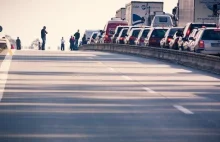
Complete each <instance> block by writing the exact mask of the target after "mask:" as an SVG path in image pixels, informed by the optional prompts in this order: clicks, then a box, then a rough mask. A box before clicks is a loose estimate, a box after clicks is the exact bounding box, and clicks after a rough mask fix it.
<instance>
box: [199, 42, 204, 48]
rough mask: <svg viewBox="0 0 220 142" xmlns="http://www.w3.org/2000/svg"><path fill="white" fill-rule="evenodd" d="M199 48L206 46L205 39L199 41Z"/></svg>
mask: <svg viewBox="0 0 220 142" xmlns="http://www.w3.org/2000/svg"><path fill="white" fill-rule="evenodd" d="M199 48H205V43H204V41H203V40H200V41H199Z"/></svg>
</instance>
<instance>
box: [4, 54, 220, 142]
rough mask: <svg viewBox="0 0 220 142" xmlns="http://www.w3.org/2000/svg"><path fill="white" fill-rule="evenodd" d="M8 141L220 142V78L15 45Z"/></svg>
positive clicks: (116, 57)
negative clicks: (19, 47) (22, 47)
mask: <svg viewBox="0 0 220 142" xmlns="http://www.w3.org/2000/svg"><path fill="white" fill-rule="evenodd" d="M0 73H1V74H0V77H1V78H0V81H1V82H0V83H1V88H0V142H220V76H217V75H212V74H208V73H205V72H202V71H198V70H194V69H191V68H187V67H183V66H180V65H175V64H171V63H167V62H162V61H159V60H155V59H146V58H140V57H135V56H127V55H121V54H113V53H107V52H96V51H73V52H70V51H66V52H61V51H31V50H26V51H15V52H14V53H13V56H11V55H7V56H6V58H5V60H4V61H2V62H1V67H0Z"/></svg>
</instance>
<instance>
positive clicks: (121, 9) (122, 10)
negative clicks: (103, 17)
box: [115, 8, 126, 20]
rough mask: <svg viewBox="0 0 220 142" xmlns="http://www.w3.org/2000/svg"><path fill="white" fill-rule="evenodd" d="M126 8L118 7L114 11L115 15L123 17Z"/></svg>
mask: <svg viewBox="0 0 220 142" xmlns="http://www.w3.org/2000/svg"><path fill="white" fill-rule="evenodd" d="M125 14H126V9H125V8H120V9H119V10H117V11H116V14H115V17H118V18H121V19H122V20H123V19H125Z"/></svg>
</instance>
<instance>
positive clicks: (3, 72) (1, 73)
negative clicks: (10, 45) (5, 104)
mask: <svg viewBox="0 0 220 142" xmlns="http://www.w3.org/2000/svg"><path fill="white" fill-rule="evenodd" d="M11 60H12V56H11V55H10V54H9V53H8V54H7V55H5V59H4V60H3V61H2V64H1V67H0V84H2V85H1V87H0V101H1V100H2V97H3V94H4V91H5V84H6V82H7V79H8V71H9V68H10V65H11Z"/></svg>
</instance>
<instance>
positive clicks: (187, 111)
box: [173, 105, 194, 114]
mask: <svg viewBox="0 0 220 142" xmlns="http://www.w3.org/2000/svg"><path fill="white" fill-rule="evenodd" d="M173 107H175V108H176V109H178V110H179V111H181V112H183V113H185V114H194V113H193V112H192V111H190V110H188V109H187V108H184V107H183V106H180V105H174V106H173Z"/></svg>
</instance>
